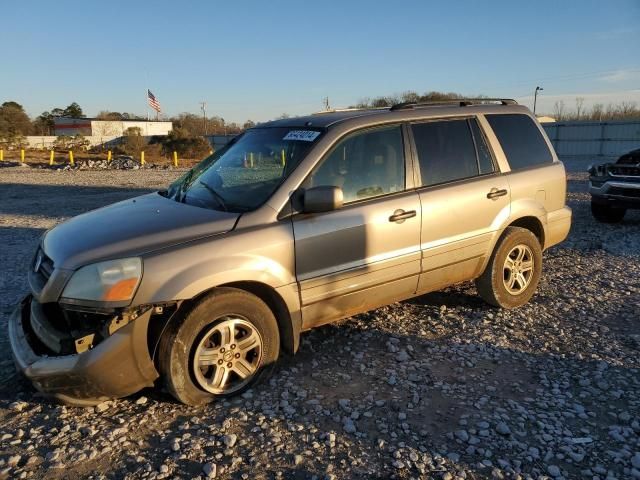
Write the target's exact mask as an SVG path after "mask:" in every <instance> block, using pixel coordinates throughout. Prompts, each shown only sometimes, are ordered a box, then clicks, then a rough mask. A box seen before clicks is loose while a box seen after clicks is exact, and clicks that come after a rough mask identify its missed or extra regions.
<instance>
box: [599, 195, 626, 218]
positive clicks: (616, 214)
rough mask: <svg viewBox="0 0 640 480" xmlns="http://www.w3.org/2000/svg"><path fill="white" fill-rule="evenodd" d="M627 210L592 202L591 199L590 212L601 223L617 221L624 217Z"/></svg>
mask: <svg viewBox="0 0 640 480" xmlns="http://www.w3.org/2000/svg"><path fill="white" fill-rule="evenodd" d="M626 212H627V210H626V209H625V208H620V207H614V206H611V205H603V204H602V203H594V202H593V200H592V201H591V214H592V215H593V217H594V218H595V219H596V220H598V221H599V222H602V223H618V222H621V221H622V219H623V218H624V214H625V213H626Z"/></svg>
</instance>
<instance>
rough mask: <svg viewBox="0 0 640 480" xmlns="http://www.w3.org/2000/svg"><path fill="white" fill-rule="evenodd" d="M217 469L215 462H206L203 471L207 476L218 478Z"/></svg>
mask: <svg viewBox="0 0 640 480" xmlns="http://www.w3.org/2000/svg"><path fill="white" fill-rule="evenodd" d="M217 470H218V468H217V466H216V464H215V463H205V464H204V465H203V466H202V473H204V474H205V476H206V478H216V473H217Z"/></svg>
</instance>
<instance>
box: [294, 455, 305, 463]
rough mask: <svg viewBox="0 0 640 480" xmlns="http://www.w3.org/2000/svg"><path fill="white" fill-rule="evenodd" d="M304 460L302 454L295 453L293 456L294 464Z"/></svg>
mask: <svg viewBox="0 0 640 480" xmlns="http://www.w3.org/2000/svg"><path fill="white" fill-rule="evenodd" d="M303 461H304V457H303V456H302V455H295V456H294V457H293V464H294V465H300V464H301V463H302V462H303Z"/></svg>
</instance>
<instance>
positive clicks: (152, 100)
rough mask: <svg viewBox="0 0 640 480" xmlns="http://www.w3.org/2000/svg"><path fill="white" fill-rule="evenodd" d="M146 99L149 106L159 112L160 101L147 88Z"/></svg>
mask: <svg viewBox="0 0 640 480" xmlns="http://www.w3.org/2000/svg"><path fill="white" fill-rule="evenodd" d="M147 101H148V102H149V106H150V107H151V108H153V109H154V110H155V111H156V112H158V113H160V111H161V109H160V102H159V101H158V99H157V98H156V97H155V95H154V94H153V93H151V90H149V89H147Z"/></svg>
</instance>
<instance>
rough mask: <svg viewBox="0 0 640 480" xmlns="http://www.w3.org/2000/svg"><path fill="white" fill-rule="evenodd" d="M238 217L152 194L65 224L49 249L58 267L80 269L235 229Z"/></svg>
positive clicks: (49, 238) (50, 238)
mask: <svg viewBox="0 0 640 480" xmlns="http://www.w3.org/2000/svg"><path fill="white" fill-rule="evenodd" d="M238 216H239V214H237V213H229V212H220V211H217V210H209V209H205V208H200V207H194V206H192V205H187V204H184V203H178V202H176V201H174V200H170V199H168V198H165V197H163V196H162V195H160V194H159V193H150V194H148V195H143V196H140V197H136V198H133V199H130V200H124V201H122V202H118V203H114V204H113V205H109V206H107V207H103V208H99V209H97V210H93V211H91V212H88V213H85V214H82V215H78V216H77V217H74V218H72V219H70V220H68V221H66V222H64V223H61V224H60V225H58V226H57V227H55V228H54V229H52V230H50V231H49V232H48V233H47V234H46V236H45V238H44V251H45V253H46V255H47V256H49V257H50V258H51V259H52V260H53V262H54V265H55V267H56V268H63V269H76V268H78V267H80V266H82V265H86V264H89V263H94V262H97V261H100V260H105V259H110V258H123V257H133V256H138V255H142V254H143V253H147V252H150V251H153V250H157V249H159V248H163V247H167V246H170V245H175V244H178V243H182V242H186V241H189V240H195V239H197V238H201V237H206V236H210V235H216V234H220V233H225V232H228V231H229V230H232V229H233V227H234V226H235V224H236V221H237V219H238Z"/></svg>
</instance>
